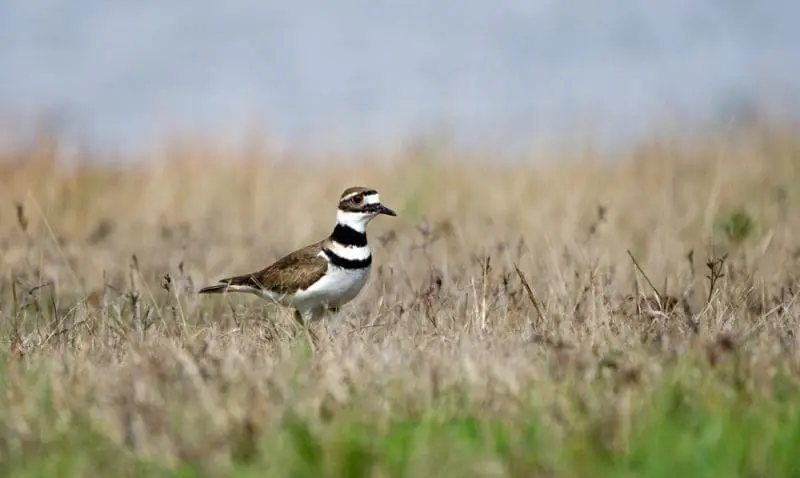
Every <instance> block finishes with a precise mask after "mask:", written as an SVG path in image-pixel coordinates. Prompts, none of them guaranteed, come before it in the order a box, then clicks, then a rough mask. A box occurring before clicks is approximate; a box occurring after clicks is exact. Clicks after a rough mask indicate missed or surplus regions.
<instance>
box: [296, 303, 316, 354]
mask: <svg viewBox="0 0 800 478" xmlns="http://www.w3.org/2000/svg"><path fill="white" fill-rule="evenodd" d="M294 320H295V322H297V324H298V325H299V326H300V328H301V330H303V332H305V333H306V338H308V339H309V342H310V343H311V348H312V349H313V350H314V351H316V349H317V345H318V344H319V339H318V338H317V336H316V334H314V331H313V330H311V329H310V328H309V324H308V322H306V321H305V319H304V317H303V314H301V313H300V311H299V310H297V309H295V311H294Z"/></svg>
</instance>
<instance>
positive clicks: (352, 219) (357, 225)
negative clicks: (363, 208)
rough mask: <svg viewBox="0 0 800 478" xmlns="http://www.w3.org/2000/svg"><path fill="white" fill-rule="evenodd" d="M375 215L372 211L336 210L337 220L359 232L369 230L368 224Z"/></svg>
mask: <svg viewBox="0 0 800 478" xmlns="http://www.w3.org/2000/svg"><path fill="white" fill-rule="evenodd" d="M374 217H375V214H373V213H370V212H354V211H342V210H341V209H340V210H338V211H336V222H338V223H339V224H342V225H344V226H349V227H351V228H353V229H354V230H356V231H358V232H367V224H369V222H370V221H371V220H372V219H373V218H374Z"/></svg>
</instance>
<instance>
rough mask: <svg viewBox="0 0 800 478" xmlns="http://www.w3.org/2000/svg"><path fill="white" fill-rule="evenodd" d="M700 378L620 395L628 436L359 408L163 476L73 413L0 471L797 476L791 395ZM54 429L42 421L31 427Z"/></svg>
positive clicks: (492, 416)
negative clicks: (626, 406)
mask: <svg viewBox="0 0 800 478" xmlns="http://www.w3.org/2000/svg"><path fill="white" fill-rule="evenodd" d="M702 370H703V369H701V368H697V367H684V368H682V369H681V370H679V369H677V368H676V369H674V370H671V371H669V372H667V373H665V374H664V375H663V379H662V381H661V383H660V384H659V385H658V386H657V387H655V388H654V389H652V390H651V391H650V392H646V393H645V392H643V391H641V390H640V389H639V387H634V388H631V397H632V403H633V406H634V407H635V410H634V411H633V412H632V413H631V414H630V415H629V416H628V417H627V418H620V420H628V421H629V423H627V424H623V423H620V422H615V421H614V418H615V417H619V416H618V415H615V413H614V408H613V407H609V409H607V410H601V411H600V413H598V414H595V416H594V419H592V420H577V422H576V424H574V425H572V424H563V423H562V424H555V423H552V419H548V418H547V416H548V410H546V409H545V407H542V406H540V405H538V404H537V402H536V401H535V400H532V401H530V402H526V403H521V404H519V408H518V410H517V411H515V412H509V411H503V412H497V411H493V410H490V409H485V410H482V409H481V408H480V407H479V406H476V405H471V406H470V405H467V406H466V407H465V408H463V409H462V408H459V407H457V406H455V405H456V403H457V400H452V397H451V396H443V397H442V399H441V400H440V401H439V402H440V403H434V404H433V405H432V407H430V408H428V409H425V410H424V411H423V412H422V413H411V412H404V411H403V410H402V409H399V408H398V409H397V410H396V411H394V412H393V413H392V414H391V415H388V416H378V415H374V414H372V413H367V414H364V413H361V412H360V410H361V409H362V407H361V406H360V405H361V403H360V402H359V401H355V402H353V403H352V404H351V405H349V406H348V407H346V408H345V409H342V410H339V411H337V412H335V413H333V414H331V415H329V416H326V417H323V418H322V419H321V418H320V417H319V416H313V415H305V416H304V415H303V414H301V413H300V412H294V411H291V410H288V411H285V412H284V414H283V416H282V417H281V418H280V421H279V424H278V425H277V426H276V427H274V428H271V429H269V430H268V431H258V430H256V431H252V430H251V431H250V432H245V431H244V429H243V433H241V434H240V436H239V437H238V438H231V440H233V441H234V443H233V444H232V445H231V447H232V449H231V457H232V458H231V462H230V463H229V468H227V470H226V467H223V466H221V464H219V463H214V461H213V460H212V459H211V457H210V456H204V455H202V454H200V455H196V456H195V457H191V456H190V455H187V458H186V459H185V460H183V461H182V462H181V463H178V464H175V465H174V466H167V465H165V464H164V463H158V464H157V463H156V462H148V461H147V459H145V458H142V457H136V456H135V455H134V454H132V453H129V452H127V451H125V450H124V449H123V448H122V447H120V446H117V445H115V444H113V443H111V442H110V441H109V439H108V438H104V437H103V435H102V434H101V433H100V432H98V431H95V430H92V429H91V427H90V426H89V425H88V424H87V423H89V421H88V420H87V419H86V418H87V417H82V416H80V415H78V416H74V417H71V418H69V419H68V420H69V422H68V423H65V424H64V425H66V426H62V427H60V428H61V430H60V431H59V432H58V433H57V434H52V433H47V434H48V435H49V436H50V438H48V439H47V440H33V439H32V440H26V439H21V438H19V437H17V438H16V439H12V438H11V435H10V434H8V433H3V434H2V438H0V453H2V457H3V459H2V462H1V463H0V472H2V475H3V476H19V477H28V476H30V477H33V476H60V477H69V476H75V477H78V476H82V477H83V476H111V475H119V474H121V475H123V476H133V475H136V476H174V477H195V476H196V477H200V476H235V477H250V476H252V477H256V476H287V477H306V476H308V477H321V476H331V477H333V476H344V477H353V478H356V477H370V476H386V477H392V478H400V477H424V476H437V477H480V476H519V477H522V476H597V477H633V476H636V477H671V476H692V477H718V476H726V477H736V476H742V477H745V476H774V477H777V476H800V454H797V453H796V448H797V443H800V410H798V407H800V393H798V392H799V391H800V390H799V389H798V387H797V385H796V384H790V383H789V382H788V381H786V380H780V379H775V380H774V381H773V385H772V389H770V390H759V391H746V390H737V388H736V387H737V386H736V384H735V380H732V379H730V380H729V379H728V378H726V377H724V376H721V375H720V374H718V373H715V372H714V371H713V370H709V369H706V371H702ZM450 393H457V391H452V392H450ZM531 396H535V393H533V394H532V395H531ZM576 396H577V395H571V396H567V397H565V400H567V401H573V400H575V398H576ZM41 397H42V398H41V400H42V403H40V404H38V406H37V407H36V409H37V410H39V411H40V412H45V411H46V410H47V409H48V403H49V401H50V398H49V395H48V393H47V391H46V390H43V391H42V395H41ZM770 397H771V398H770ZM361 399H362V400H363V399H366V397H362V398H361ZM389 400H390V403H392V405H398V403H397V402H396V401H394V400H393V399H391V398H390V399H389ZM571 405H576V403H574V402H573V403H572V404H571ZM175 413H177V411H175ZM62 419H63V418H62ZM54 420H58V419H57V418H56V417H55V416H53V415H50V414H48V416H47V417H45V418H44V419H43V420H42V422H49V423H53V422H54Z"/></svg>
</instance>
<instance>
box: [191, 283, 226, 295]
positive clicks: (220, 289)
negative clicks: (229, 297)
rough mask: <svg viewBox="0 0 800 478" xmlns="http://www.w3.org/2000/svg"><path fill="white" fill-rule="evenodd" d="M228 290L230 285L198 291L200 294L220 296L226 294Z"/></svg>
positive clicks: (215, 286) (211, 286)
mask: <svg viewBox="0 0 800 478" xmlns="http://www.w3.org/2000/svg"><path fill="white" fill-rule="evenodd" d="M227 288H228V284H214V285H210V286H207V287H203V288H202V289H200V290H198V291H197V293H198V294H219V293H222V292H225V290H226V289H227Z"/></svg>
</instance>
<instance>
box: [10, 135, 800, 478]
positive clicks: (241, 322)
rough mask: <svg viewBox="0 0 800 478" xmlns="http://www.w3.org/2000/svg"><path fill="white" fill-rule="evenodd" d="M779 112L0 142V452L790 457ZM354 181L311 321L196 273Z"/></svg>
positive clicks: (577, 465) (168, 460)
mask: <svg viewBox="0 0 800 478" xmlns="http://www.w3.org/2000/svg"><path fill="white" fill-rule="evenodd" d="M799 133H800V128H798V127H796V126H794V125H779V124H756V125H752V126H750V127H748V128H746V129H744V130H741V131H737V132H736V133H731V134H717V135H715V134H711V133H709V134H707V135H702V137H697V138H692V139H687V138H675V137H663V138H654V139H652V140H650V141H643V142H642V143H641V144H639V145H637V146H635V147H632V148H631V149H630V150H628V151H626V152H624V153H620V154H619V155H617V156H616V157H614V158H605V157H603V156H602V155H601V154H599V153H596V152H593V151H592V149H591V147H589V146H585V147H576V148H575V151H574V152H573V153H561V154H562V155H563V156H554V157H552V158H550V161H549V163H547V164H540V163H537V164H530V163H526V162H523V161H516V162H510V161H509V162H505V163H503V164H502V165H501V164H499V163H498V164H492V163H491V161H492V159H493V158H492V157H491V155H489V154H477V153H476V154H471V155H470V154H465V153H463V152H459V151H457V150H456V149H454V148H448V147H447V146H446V145H445V146H442V145H437V144H436V143H435V142H431V143H420V144H418V145H415V146H409V147H408V148H406V149H402V150H398V151H396V152H394V153H392V154H391V155H390V157H388V158H382V159H381V160H380V161H371V158H370V156H369V155H366V154H365V155H364V156H363V157H359V158H355V159H353V160H352V161H350V162H346V163H341V162H340V163H334V162H327V163H317V164H310V163H309V164H302V163H295V162H292V160H293V159H294V158H292V157H285V156H284V155H279V154H275V153H274V152H273V151H271V149H270V147H269V145H258V144H254V146H253V147H252V148H249V149H247V150H246V151H245V152H244V153H241V154H233V153H231V152H230V151H227V150H226V149H225V148H223V147H221V146H219V145H218V144H216V143H215V142H214V141H213V140H211V139H207V140H202V139H200V140H196V141H175V142H172V143H165V144H164V145H163V146H162V147H156V148H154V149H153V150H152V152H150V153H143V154H144V155H145V157H143V158H142V160H141V161H139V162H136V163H135V164H131V163H128V164H124V165H121V164H116V165H114V164H107V163H105V164H104V163H101V162H90V161H74V162H71V163H63V164H62V163H61V162H59V161H58V159H57V158H59V157H60V156H61V155H62V153H64V154H66V153H65V152H64V151H63V149H64V148H62V146H61V144H60V143H59V142H58V141H57V140H56V139H54V138H52V137H50V136H48V135H46V134H43V135H42V136H40V137H38V138H37V139H36V140H35V141H33V142H32V143H30V144H29V145H25V146H24V147H19V145H17V146H15V145H12V144H10V143H9V144H8V145H3V146H2V147H0V241H1V242H0V251H2V254H1V255H0V258H1V259H2V268H0V272H1V274H0V338H2V340H3V345H2V347H0V362H2V363H1V364H0V365H2V367H0V383H1V384H2V385H0V386H1V387H2V392H1V393H0V397H2V405H1V406H0V471H2V475H3V476H9V477H11V476H15V477H16V476H20V477H27V476H60V477H72V476H74V477H90V476H114V475H117V474H121V475H123V476H134V475H136V476H164V477H166V476H176V477H195V476H198V477H199V476H210V477H222V476H233V477H248V476H252V477H256V476H259V477H260V476H270V477H281V476H292V477H300V476H314V477H319V476H347V477H428V476H437V477H504V476H509V477H562V476H563V477H577V476H592V477H605V476H626V477H629V476H637V477H644V476H647V477H651V476H658V477H662V476H663V477H667V476H692V477H706V476H708V477H711V476H713V477H717V476H725V477H733V476H774V477H777V476H800V455H795V454H794V453H795V452H796V449H797V448H796V447H797V443H798V442H800V348H799V347H798V346H799V345H800V344H799V343H798V337H797V331H798V326H799V325H800V306H798V304H797V298H798V294H799V293H800V279H798V277H800V238H798V237H797V236H796V235H795V233H796V232H797V231H800V214H799V213H798V207H800V134H799ZM351 185H367V186H371V187H374V188H377V189H378V190H379V191H380V193H381V199H382V200H383V202H384V203H385V204H387V205H388V206H390V207H392V208H394V209H395V210H396V211H397V212H398V213H399V215H398V217H385V216H382V217H379V218H377V219H376V220H375V221H373V222H372V224H371V225H370V230H369V237H370V244H371V245H372V247H373V255H374V270H373V274H372V277H371V279H370V282H369V283H368V284H367V287H366V288H365V290H364V291H363V292H362V294H361V295H360V296H359V297H358V298H357V299H356V300H355V301H354V302H352V303H351V304H350V305H348V306H347V307H345V308H344V309H342V311H341V313H340V316H339V320H338V321H336V322H331V323H328V324H327V325H326V324H317V325H314V326H313V330H314V332H315V333H316V334H317V336H318V337H319V342H318V344H317V345H316V347H314V346H312V343H311V342H310V341H309V340H308V339H307V336H306V335H304V334H299V333H297V331H296V330H295V329H294V325H293V319H292V316H291V312H290V311H288V310H286V309H281V308H276V307H274V306H272V305H270V304H267V303H265V302H263V301H259V300H258V299H256V298H255V297H250V296H235V295H226V296H205V295H204V296H200V297H198V296H197V294H196V290H197V289H198V288H200V287H202V286H203V285H207V284H210V283H212V282H215V281H216V280H217V279H219V278H220V277H224V276H227V275H231V274H236V273H244V272H249V271H251V270H254V269H255V268H259V267H261V266H263V265H266V264H267V263H269V262H271V261H272V260H275V259H277V258H278V257H279V256H280V255H282V254H285V253H287V252H289V251H291V250H292V249H294V248H296V247H299V246H302V245H305V244H308V243H310V242H312V241H314V240H317V239H319V238H322V237H324V236H325V235H326V234H328V233H329V232H330V230H331V228H332V226H333V222H334V212H335V203H336V199H337V198H338V195H339V193H340V192H341V191H342V190H343V189H344V188H345V187H347V186H351ZM792 450H795V452H792Z"/></svg>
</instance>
